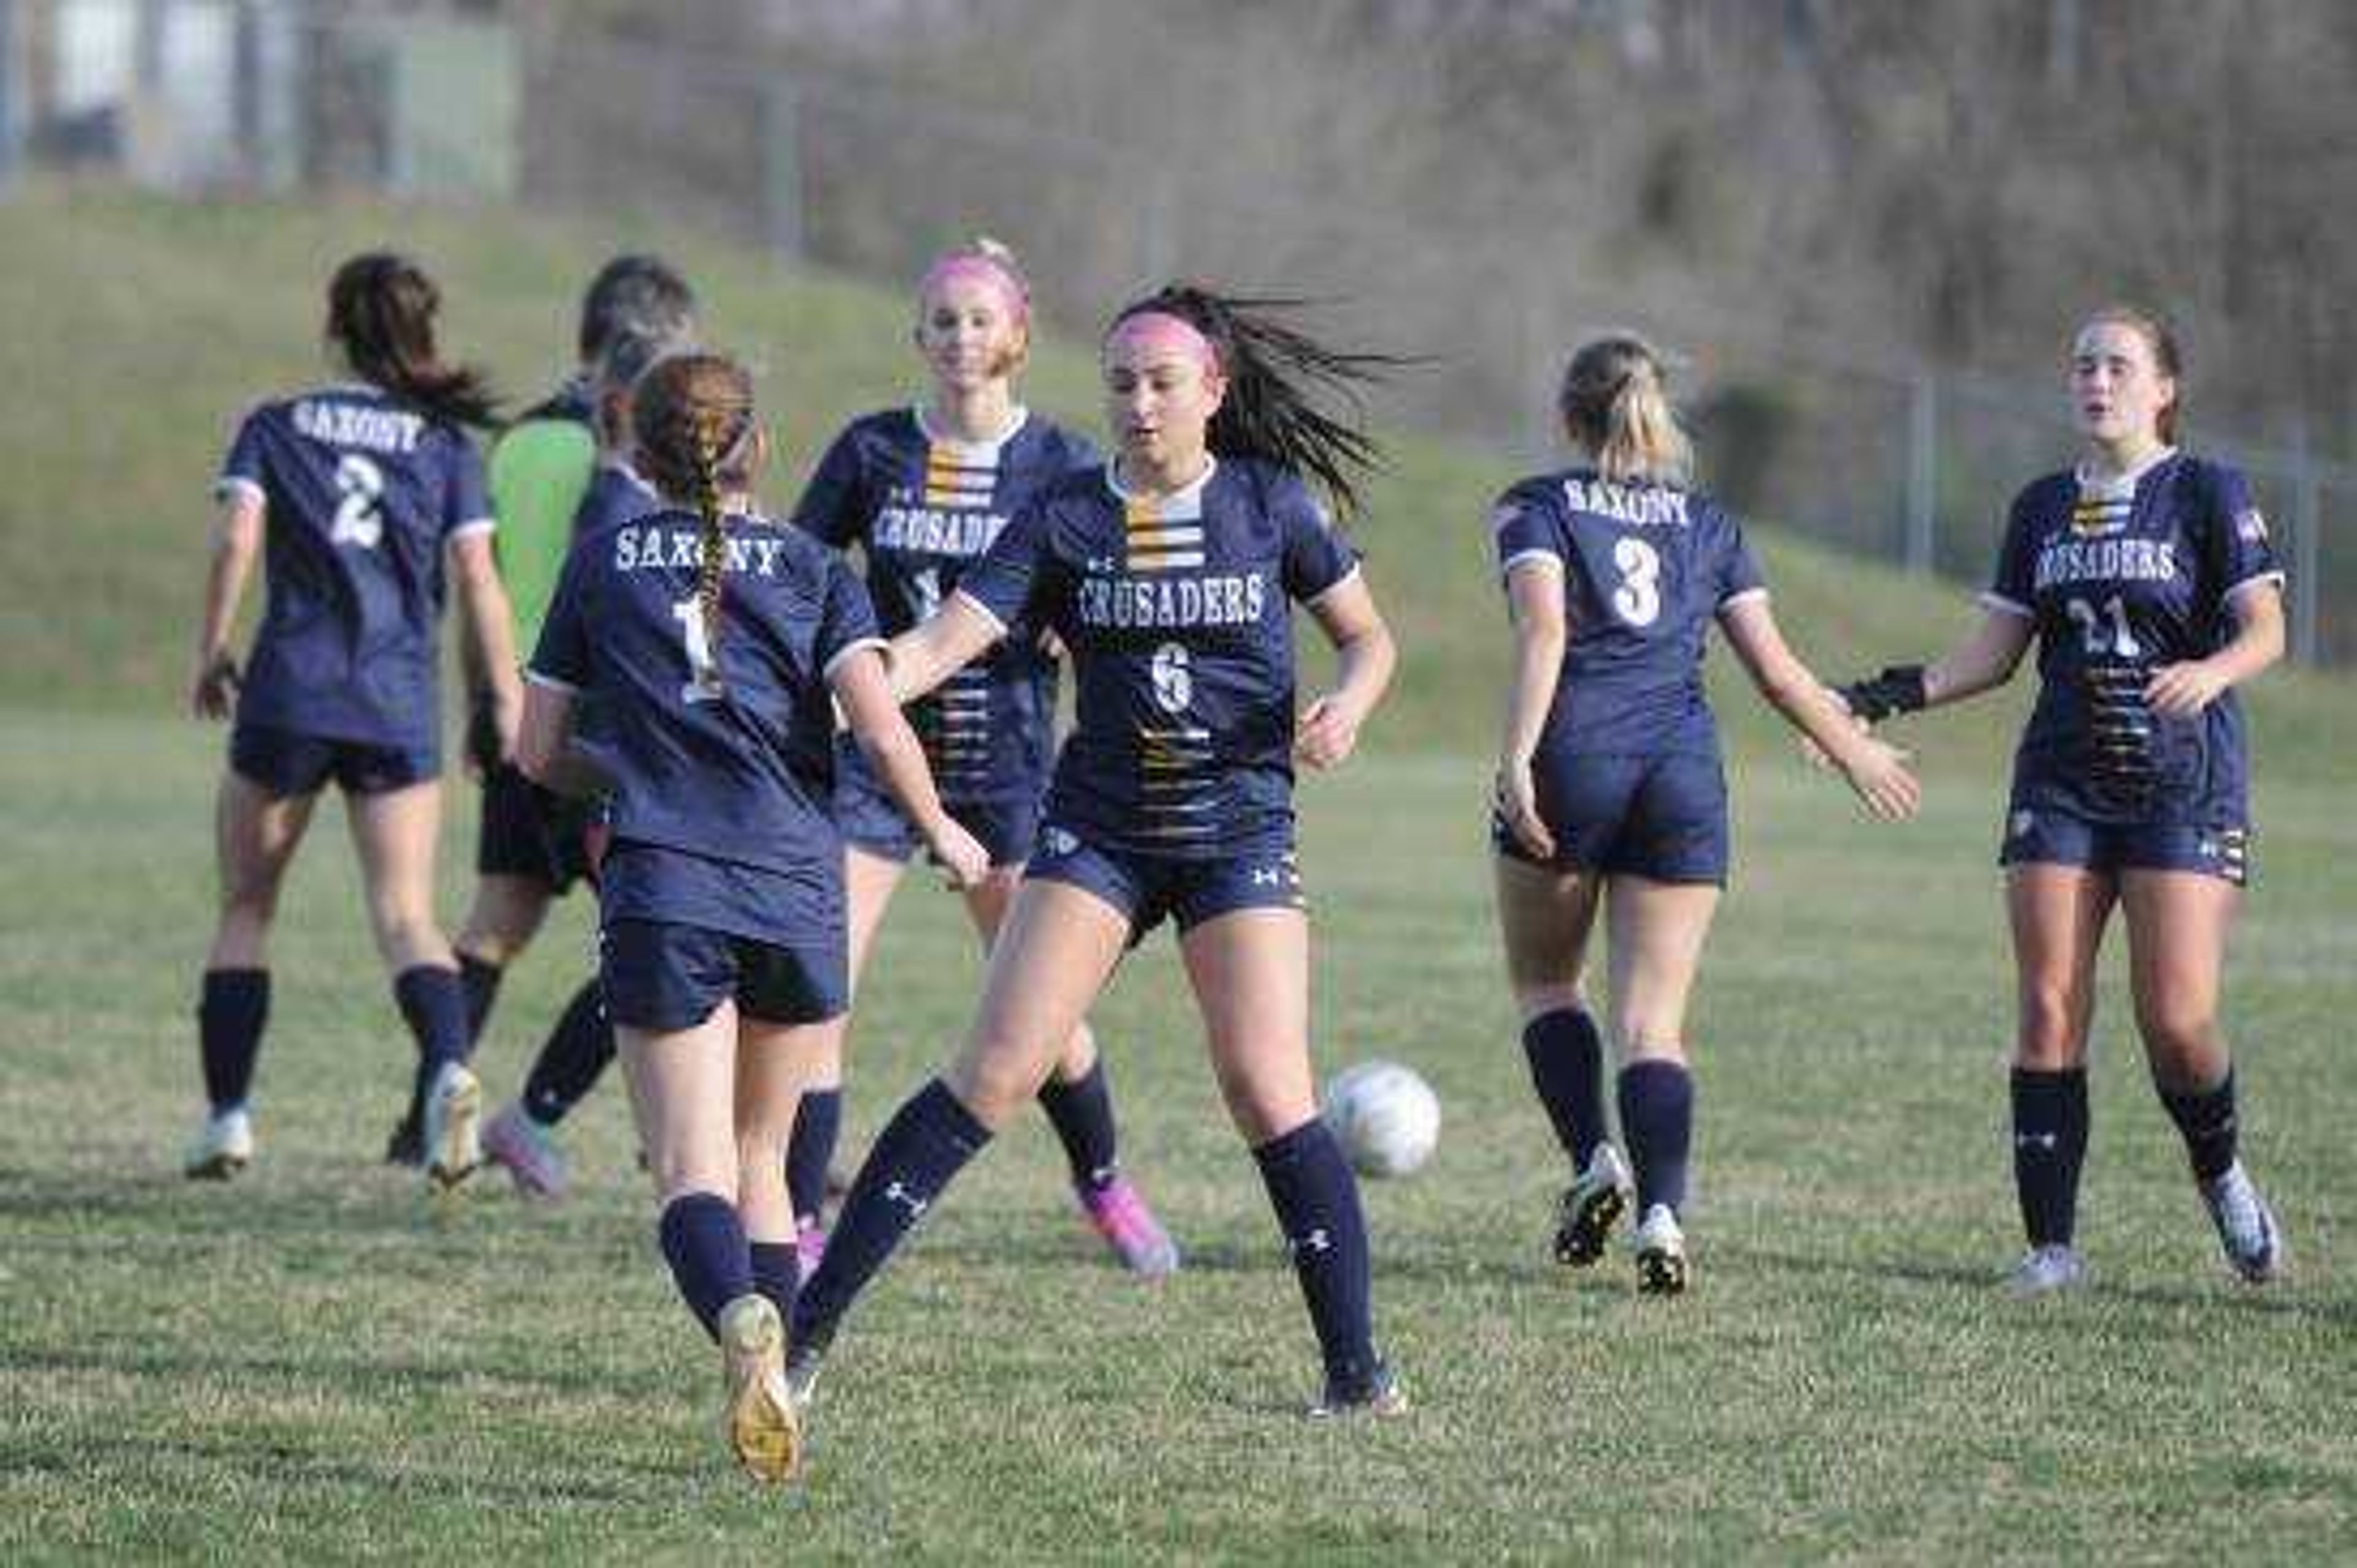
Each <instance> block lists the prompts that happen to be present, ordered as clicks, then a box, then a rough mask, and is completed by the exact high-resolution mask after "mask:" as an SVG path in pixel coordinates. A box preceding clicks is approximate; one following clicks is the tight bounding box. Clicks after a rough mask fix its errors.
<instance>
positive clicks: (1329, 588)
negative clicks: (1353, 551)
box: [1301, 561, 1359, 605]
mask: <svg viewBox="0 0 2357 1568" xmlns="http://www.w3.org/2000/svg"><path fill="white" fill-rule="evenodd" d="M1358 576H1359V563H1358V562H1356V561H1353V562H1351V569H1350V570H1349V571H1347V572H1345V573H1343V574H1342V575H1340V576H1339V577H1337V578H1335V579H1334V580H1333V581H1332V582H1330V583H1329V584H1327V585H1325V586H1324V587H1322V588H1320V589H1318V591H1317V592H1316V593H1314V594H1312V595H1310V596H1308V598H1306V599H1304V600H1302V601H1301V602H1302V603H1303V604H1305V605H1314V604H1316V603H1317V602H1318V600H1320V599H1322V598H1324V597H1325V596H1327V595H1329V594H1330V593H1332V592H1333V591H1334V590H1335V589H1337V588H1339V587H1340V586H1342V585H1344V584H1345V583H1351V582H1356V581H1357V580H1358Z"/></svg>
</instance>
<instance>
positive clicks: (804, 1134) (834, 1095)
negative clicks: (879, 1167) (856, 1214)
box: [786, 1089, 843, 1229]
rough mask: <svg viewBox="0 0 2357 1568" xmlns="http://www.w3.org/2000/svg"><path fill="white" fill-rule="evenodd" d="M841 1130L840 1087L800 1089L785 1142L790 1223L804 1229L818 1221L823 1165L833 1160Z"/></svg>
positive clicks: (822, 1197)
mask: <svg viewBox="0 0 2357 1568" xmlns="http://www.w3.org/2000/svg"><path fill="white" fill-rule="evenodd" d="M842 1133H843V1090H840V1089H805V1090H802V1106H801V1108H800V1109H799V1110H797V1111H796V1112H794V1135H793V1137H792V1139H791V1141H789V1142H788V1143H787V1144H786V1196H787V1197H789V1198H791V1199H792V1201H793V1207H794V1223H795V1224H797V1225H799V1226H802V1227H803V1228H805V1229H807V1228H808V1227H810V1226H813V1225H816V1224H817V1223H818V1221H819V1215H820V1213H821V1211H822V1210H823V1209H824V1208H825V1207H826V1168H827V1166H828V1165H832V1164H833V1163H834V1145H835V1140H836V1139H837V1138H839V1137H840V1136H841V1135H842Z"/></svg>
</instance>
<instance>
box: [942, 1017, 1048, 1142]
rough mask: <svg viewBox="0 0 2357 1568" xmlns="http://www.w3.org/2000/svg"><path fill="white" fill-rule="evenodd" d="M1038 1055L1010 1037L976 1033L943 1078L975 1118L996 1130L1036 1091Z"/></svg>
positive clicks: (1013, 1116) (1037, 1087) (1010, 1119)
mask: <svg viewBox="0 0 2357 1568" xmlns="http://www.w3.org/2000/svg"><path fill="white" fill-rule="evenodd" d="M1037 1058H1039V1052H1036V1051H1033V1050H1031V1049H1029V1048H1028V1047H1027V1046H1026V1045H1025V1044H1024V1043H1023V1042H1022V1041H1019V1040H1017V1039H1015V1038H1013V1037H1012V1036H999V1035H976V1036H973V1037H972V1038H970V1039H969V1040H968V1041H967V1042H966V1046H965V1048H964V1049H963V1050H962V1051H960V1052H959V1053H958V1059H957V1061H956V1062H954V1063H953V1064H952V1066H951V1068H950V1070H949V1071H948V1072H947V1073H946V1074H944V1075H943V1079H944V1081H945V1082H947V1083H948V1085H949V1090H950V1092H951V1093H952V1094H954V1095H956V1096H957V1098H958V1102H959V1103H960V1104H962V1105H963V1106H964V1107H965V1108H966V1110H967V1111H968V1112H971V1113H972V1115H973V1116H974V1120H975V1121H977V1122H981V1123H982V1124H983V1125H984V1126H985V1127H988V1128H990V1129H991V1130H992V1131H994V1132H996V1130H997V1129H999V1128H1000V1127H1003V1126H1005V1125H1006V1123H1007V1122H1011V1121H1013V1120H1014V1119H1015V1116H1016V1114H1017V1112H1020V1111H1021V1110H1022V1109H1023V1107H1024V1106H1026V1105H1028V1104H1029V1103H1030V1101H1031V1099H1032V1097H1033V1096H1034V1095H1036V1094H1038V1093H1039V1077H1040V1075H1039V1067H1038V1064H1037Z"/></svg>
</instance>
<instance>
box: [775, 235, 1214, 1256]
mask: <svg viewBox="0 0 2357 1568" xmlns="http://www.w3.org/2000/svg"><path fill="white" fill-rule="evenodd" d="M916 343H917V349H918V352H919V353H920V354H921V355H922V356H923V358H924V360H925V364H926V366H927V368H928V369H929V370H931V372H932V388H931V395H930V396H929V397H928V399H927V400H926V401H925V402H923V403H920V404H918V405H917V406H915V407H913V408H897V409H890V410H887V411H885V412H883V413H872V414H869V415H867V416H866V417H865V418H862V419H858V420H856V421H854V422H853V423H852V424H851V425H850V426H849V427H848V428H847V429H845V431H844V432H843V434H842V435H839V436H838V437H836V439H835V441H834V445H833V446H831V447H830V448H828V450H827V454H826V456H825V458H824V459H823V461H822V462H821V463H820V464H819V467H818V471H817V473H816V474H815V475H813V478H812V479H811V483H810V488H809V489H808V490H807V491H806V492H805V493H804V494H803V496H802V503H801V505H800V506H798V507H796V508H795V510H794V521H796V522H798V523H800V524H801V525H802V527H804V528H806V529H808V530H809V531H810V532H813V533H814V534H816V535H817V536H818V537H819V538H821V539H823V540H825V541H826V542H828V543H829V544H832V545H834V546H835V547H837V548H838V549H849V548H851V547H852V546H853V545H855V544H856V545H857V546H858V548H859V550H860V552H861V553H862V554H863V555H864V556H865V557H866V567H867V571H866V576H867V587H868V592H869V593H870V595H871V596H873V597H874V599H875V602H876V606H877V616H878V618H879V619H880V620H881V621H882V623H883V628H884V630H885V632H886V633H887V634H888V635H895V634H898V633H899V632H903V631H907V630H908V629H909V628H912V627H915V626H919V625H921V624H923V623H924V622H925V621H927V620H929V619H931V617H932V616H933V615H934V614H935V612H937V611H938V610H939V609H940V608H941V607H942V603H943V601H944V599H945V598H946V597H947V596H949V595H950V594H951V593H952V592H954V591H955V590H956V587H957V583H958V578H959V576H960V575H961V574H962V573H963V572H964V571H965V570H966V569H967V568H968V567H969V566H971V565H972V564H973V563H974V561H976V560H977V559H979V558H980V557H981V555H982V554H983V553H984V552H985V551H986V550H987V549H989V547H990V545H991V542H993V541H994V540H996V538H997V537H998V534H999V532H1000V531H1001V530H1002V529H1004V528H1005V527H1006V520H1007V519H1008V518H1010V517H1012V516H1013V515H1014V514H1015V513H1016V512H1017V511H1018V510H1021V509H1022V508H1023V506H1024V505H1025V504H1026V503H1027V502H1028V501H1029V500H1030V499H1031V498H1032V497H1033V496H1035V495H1037V494H1039V492H1040V491H1041V490H1043V489H1046V488H1047V487H1048V486H1049V485H1050V484H1052V483H1054V482H1055V481H1056V480H1058V479H1060V478H1062V477H1063V476H1064V475H1066V474H1068V473H1071V472H1072V471H1074V470H1076V469H1081V468H1092V467H1095V466H1096V463H1097V457H1096V454H1095V453H1094V451H1093V450H1092V448H1091V447H1090V446H1089V444H1088V443H1087V442H1086V441H1085V440H1083V439H1082V438H1081V437H1080V436H1077V435H1072V434H1071V433H1070V432H1068V431H1066V430H1064V429H1063V428H1061V427H1060V426H1059V425H1056V424H1051V423H1049V421H1048V420H1045V419H1042V418H1040V417H1039V416H1038V415H1037V414H1034V413H1030V412H1029V411H1028V410H1026V409H1025V408H1024V407H1023V406H1022V405H1021V404H1020V403H1017V402H1016V392H1015V377H1016V375H1017V372H1018V371H1020V370H1021V369H1022V366H1023V361H1024V359H1025V357H1026V354H1027V353H1028V349H1029V348H1030V289H1029V286H1028V284H1027V283H1026V282H1025V280H1024V277H1023V274H1022V272H1021V270H1020V268H1019V267H1018V265H1017V262H1016V260H1015V257H1014V255H1013V253H1012V252H1009V251H1008V250H1006V247H1004V246H1002V245H999V244H997V243H996V242H993V241H989V240H981V241H977V242H974V244H972V245H970V246H967V247H965V248H963V249H961V250H955V251H952V252H948V253H947V254H945V255H943V256H942V257H941V258H939V259H938V260H937V261H935V262H934V263H933V264H932V265H931V267H930V268H928V269H927V270H926V273H925V275H924V278H923V280H922V281H921V282H920V284H919V285H918V287H917V326H916ZM1046 642H1047V639H1046V638H1045V636H1044V635H1043V634H1042V633H1041V632H1040V631H1039V629H1038V628H1017V629H1016V630H1015V631H1014V632H1013V633H1012V634H1011V635H1009V636H1008V637H1007V638H1006V639H1005V640H1004V641H1002V642H1001V643H1000V644H999V645H998V646H997V647H996V648H995V649H993V650H991V651H990V652H989V653H987V654H985V656H983V657H982V658H980V659H977V660H974V662H973V663H972V664H970V665H968V666H966V667H965V668H964V669H963V670H961V671H957V672H956V673H955V674H953V675H952V676H951V677H950V678H949V679H948V680H946V681H944V682H942V686H941V689H940V690H938V691H936V692H934V693H931V695H929V696H927V697H926V698H925V699H924V700H922V701H921V702H919V703H915V704H914V705H912V707H911V708H910V710H909V717H910V720H911V722H912V724H913V725H914V726H915V728H916V731H917V733H918V735H919V736H921V737H923V739H924V742H925V752H926V756H927V757H928V759H929V760H930V761H931V765H932V769H933V777H934V779H936V780H937V781H938V783H939V785H940V788H941V791H942V800H945V801H947V802H948V804H949V808H950V810H951V811H952V812H954V813H955V814H956V815H957V818H958V820H959V821H960V822H963V823H964V824H965V825H966V827H967V828H968V829H970V830H971V831H972V832H974V835H975V836H976V837H978V838H980V839H981V840H982V842H983V843H985V844H986V845H988V846H989V849H990V859H991V874H990V875H989V876H987V877H985V879H984V880H983V881H982V883H981V884H980V885H979V886H975V887H973V888H969V889H968V890H967V892H966V895H965V904H966V912H967V913H968V915H969V916H971V917H972V918H973V920H974V929H975V930H976V931H977V932H978V933H979V934H980V935H981V937H982V940H983V944H984V946H985V949H987V947H988V946H989V944H990V942H991V941H992V940H993V939H994V938H995V937H996V934H997V931H998V928H999V924H1000V922H1001V921H1003V920H1004V919H1005V918H1006V908H1007V905H1008V903H1009V901H1010V900H1011V899H1012V898H1013V897H1014V893H1015V885H1016V883H1017V880H1018V879H1019V878H1020V877H1021V875H1022V871H1023V863H1024V860H1025V859H1026V857H1028V855H1029V854H1030V853H1031V847H1032V838H1033V835H1034V833H1035V832H1036V831H1037V829H1038V825H1039V800H1040V796H1041V794H1042V793H1043V792H1044V791H1045V790H1046V788H1047V782H1048V769H1049V764H1050V761H1051V760H1052V758H1053V756H1054V750H1055V745H1054V741H1055V737H1054V729H1055V720H1056V659H1055V655H1054V653H1053V652H1051V651H1050V650H1049V647H1048V646H1046ZM843 749H844V756H843V757H842V759H841V762H840V765H839V766H838V768H837V769H836V775H835V811H836V820H837V822H838V823H839V824H840V825H841V827H842V829H843V834H844V839H845V857H846V858H845V886H847V888H848V889H849V896H850V920H851V972H852V976H853V981H854V983H855V985H856V983H857V978H858V975H859V973H860V972H861V970H862V968H863V967H864V966H865V964H866V958H867V954H868V952H869V950H870V949H871V948H872V946H873V944H874V941H875V938H876V929H877V926H878V925H879V924H880V923H881V922H882V920H883V918H884V910H885V908H886V906H887V905H888V902H889V901H890V899H891V897H892V890H893V888H894V887H895V886H897V885H898V884H899V880H900V875H901V873H902V872H903V871H904V870H905V869H906V868H907V865H908V863H909V856H910V855H911V854H913V853H914V851H915V849H916V847H917V839H916V834H915V833H914V832H913V831H912V830H911V829H910V827H909V822H908V821H907V819H906V818H904V817H903V816H901V814H900V813H899V810H898V809H897V808H896V807H895V806H894V805H893V804H892V802H891V801H890V800H888V798H887V797H886V795H885V792H884V791H883V790H882V789H880V788H878V786H877V781H876V779H875V777H874V775H873V774H871V773H870V772H869V771H868V769H867V768H866V765H865V764H864V763H862V762H861V760H860V759H859V755H858V752H857V750H856V747H852V746H845V747H844V748H843ZM841 1074H842V1064H841V1063H840V1062H834V1063H830V1064H828V1065H827V1068H826V1069H824V1070H823V1075H822V1077H821V1078H820V1079H819V1083H820V1087H817V1088H813V1090H811V1091H810V1092H809V1093H807V1094H805V1095H804V1096H803V1098H802V1122H801V1124H800V1125H799V1126H798V1127H797V1128H796V1129H795V1132H794V1141H793V1147H792V1153H791V1156H790V1160H789V1168H788V1173H787V1179H788V1185H789V1187H791V1189H792V1192H793V1197H794V1212H795V1214H796V1215H797V1216H798V1218H799V1223H800V1225H801V1228H802V1230H801V1235H802V1247H803V1262H805V1264H807V1265H810V1266H815V1265H816V1263H817V1261H818V1257H819V1255H820V1253H821V1251H823V1236H824V1232H823V1230H821V1229H820V1227H819V1209H820V1204H821V1202H822V1200H823V1198H824V1197H825V1187H826V1173H827V1165H828V1162H829V1160H830V1158H831V1157H832V1155H833V1154H834V1142H835V1132H836V1128H837V1126H838V1124H839V1120H840V1116H841V1094H840V1084H841ZM1039 1103H1040V1106H1041V1107H1042V1108H1043V1109H1044V1110H1045V1111H1046V1112H1047V1113H1048V1120H1049V1123H1050V1124H1051V1125H1052V1126H1053V1127H1054V1128H1055V1130H1056V1135H1057V1137H1058V1138H1059V1139H1060V1141H1061V1142H1062V1144H1063V1146H1064V1156H1065V1161H1066V1164H1067V1165H1068V1166H1069V1167H1070V1170H1071V1182H1072V1190H1073V1194H1074V1196H1075V1197H1077V1199H1078V1201H1079V1203H1080V1207H1081V1212H1082V1215H1083V1216H1084V1217H1085V1218H1086V1219H1087V1220H1088V1222H1089V1224H1090V1226H1091V1227H1092V1229H1093V1230H1095V1231H1096V1232H1097V1234H1098V1235H1099V1236H1100V1237H1102V1238H1103V1240H1104V1241H1105V1243H1106V1245H1107V1246H1108V1247H1110V1248H1111V1249H1112V1250H1113V1253H1114V1256H1115V1257H1116V1258H1118V1259H1120V1260H1121V1262H1123V1263H1124V1264H1125V1265H1126V1266H1127V1267H1128V1268H1130V1269H1132V1270H1133V1271H1135V1273H1139V1274H1141V1275H1143V1276H1145V1277H1146V1278H1149V1279H1151V1278H1159V1277H1161V1276H1162V1275H1165V1274H1168V1273H1170V1272H1171V1271H1172V1270H1173V1269H1175V1268H1177V1267H1178V1266H1179V1251H1178V1249H1177V1247H1175V1246H1174V1245H1173V1244H1172V1243H1171V1240H1170V1238H1169V1236H1168V1233H1167V1232H1166V1231H1165V1230H1163V1228H1162V1226H1161V1224H1160V1223H1159V1222H1158V1221H1157V1219H1155V1217H1154V1213H1153V1210H1152V1209H1150V1208H1148V1207H1147V1206H1146V1199H1145V1198H1144V1197H1143V1196H1142V1195H1141V1194H1140V1193H1139V1192H1138V1190H1137V1187H1136V1186H1135V1184H1134V1183H1132V1182H1131V1181H1130V1180H1129V1179H1128V1178H1127V1177H1126V1176H1124V1175H1123V1174H1122V1170H1121V1164H1120V1157H1119V1151H1118V1147H1117V1144H1116V1142H1115V1137H1114V1112H1113V1096H1112V1093H1111V1091H1110V1090H1108V1088H1107V1086H1106V1082H1105V1069H1104V1064H1103V1059H1102V1058H1101V1056H1100V1054H1099V1052H1098V1049H1097V1043H1096V1040H1095V1037H1094V1036H1093V1035H1092V1033H1091V1032H1090V1030H1089V1026H1088V1025H1087V1024H1086V1023H1085V1022H1082V1023H1081V1024H1080V1025H1078V1026H1076V1027H1075V1028H1074V1029H1073V1031H1072V1034H1071V1038H1070V1039H1069V1040H1067V1041H1065V1042H1064V1046H1063V1048H1062V1049H1061V1050H1060V1052H1059V1053H1058V1056H1057V1058H1056V1065H1055V1068H1054V1069H1053V1070H1052V1071H1051V1072H1050V1073H1049V1076H1048V1079H1047V1081H1046V1082H1045V1083H1044V1084H1042V1085H1041V1086H1040V1090H1039Z"/></svg>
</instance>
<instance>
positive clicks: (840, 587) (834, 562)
mask: <svg viewBox="0 0 2357 1568" xmlns="http://www.w3.org/2000/svg"><path fill="white" fill-rule="evenodd" d="M883 645H884V639H883V638H882V637H880V636H878V635H877V629H876V607H875V606H874V604H872V603H871V602H869V600H868V597H867V587H866V585H865V584H863V583H862V582H860V580H859V575H858V574H857V573H856V572H854V571H852V569H851V568H850V567H848V566H846V565H845V564H843V562H842V560H841V559H840V558H837V557H830V558H829V559H828V561H827V564H826V602H825V604H824V605H823V606H821V607H820V609H819V617H818V639H817V642H816V643H815V645H814V648H815V651H816V652H817V654H818V663H819V668H820V669H821V670H822V671H824V672H826V673H827V674H830V675H832V674H833V673H834V667H835V665H836V664H837V663H838V662H840V661H841V660H843V659H844V658H845V656H847V655H849V654H853V653H856V652H858V651H859V650H861V649H863V648H880V647H882V646H883Z"/></svg>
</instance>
